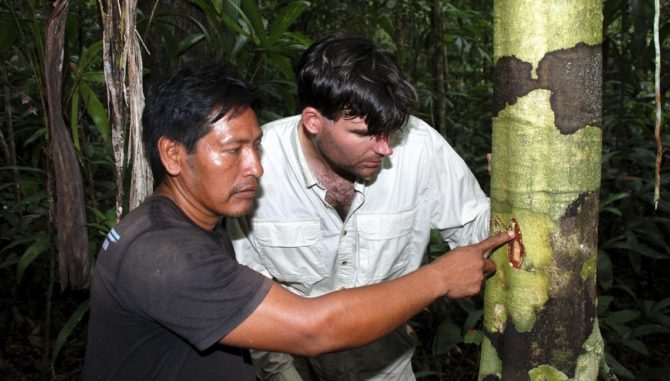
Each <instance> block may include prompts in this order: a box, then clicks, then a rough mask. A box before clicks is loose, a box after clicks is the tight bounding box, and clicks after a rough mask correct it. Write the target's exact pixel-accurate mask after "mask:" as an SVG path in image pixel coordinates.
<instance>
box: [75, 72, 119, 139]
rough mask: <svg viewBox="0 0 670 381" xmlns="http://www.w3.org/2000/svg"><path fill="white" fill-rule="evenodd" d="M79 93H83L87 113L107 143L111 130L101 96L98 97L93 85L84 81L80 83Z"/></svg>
mask: <svg viewBox="0 0 670 381" xmlns="http://www.w3.org/2000/svg"><path fill="white" fill-rule="evenodd" d="M79 94H80V95H81V98H82V100H83V101H84V105H85V106H86V113H87V114H88V116H90V117H91V119H92V120H93V123H94V124H95V126H96V127H97V129H98V132H100V135H101V136H102V139H103V140H104V141H105V143H107V142H109V138H110V134H111V132H110V130H109V122H108V120H107V110H106V109H105V107H104V106H103V104H102V102H100V98H98V95H97V94H96V93H95V91H93V89H92V88H91V86H89V85H88V84H87V83H86V82H83V81H82V82H80V83H79Z"/></svg>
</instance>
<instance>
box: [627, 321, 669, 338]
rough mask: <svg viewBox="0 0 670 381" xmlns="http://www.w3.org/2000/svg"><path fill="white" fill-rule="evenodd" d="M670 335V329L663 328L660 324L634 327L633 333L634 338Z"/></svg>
mask: <svg viewBox="0 0 670 381" xmlns="http://www.w3.org/2000/svg"><path fill="white" fill-rule="evenodd" d="M664 333H670V328H668V327H663V326H662V325H659V324H644V325H640V326H637V327H634V328H633V330H632V331H631V336H632V337H642V336H649V335H655V334H664Z"/></svg>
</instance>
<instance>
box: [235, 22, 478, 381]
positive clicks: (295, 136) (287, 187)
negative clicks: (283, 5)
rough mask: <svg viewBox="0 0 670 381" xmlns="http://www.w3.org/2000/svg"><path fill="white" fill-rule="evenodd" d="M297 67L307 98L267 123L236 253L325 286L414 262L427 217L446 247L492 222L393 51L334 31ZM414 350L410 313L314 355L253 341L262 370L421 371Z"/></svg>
mask: <svg viewBox="0 0 670 381" xmlns="http://www.w3.org/2000/svg"><path fill="white" fill-rule="evenodd" d="M296 81H297V85H298V100H299V103H300V105H301V107H302V112H301V114H300V115H296V116H293V117H289V118H284V119H281V120H278V121H275V122H271V123H269V124H267V125H265V126H263V133H264V143H263V146H264V155H263V158H262V162H263V166H264V167H265V176H264V177H263V179H262V180H261V189H262V194H261V195H260V197H259V198H258V199H257V201H256V205H255V206H254V210H253V211H252V213H251V214H250V215H249V216H248V217H246V218H241V219H236V220H230V221H229V233H230V234H231V238H232V239H233V244H234V246H235V252H236V254H237V258H238V260H239V261H240V262H241V263H244V264H247V265H248V266H249V267H251V268H253V269H255V270H257V271H259V272H262V273H263V274H265V275H266V276H268V277H270V278H272V279H274V280H275V281H277V282H279V283H281V284H283V285H284V286H285V287H286V288H287V289H289V290H291V291H292V292H294V293H296V294H298V295H302V296H306V297H318V296H320V295H324V294H327V293H329V292H332V291H335V290H341V289H349V288H352V287H359V286H365V285H371V284H377V283H380V282H383V281H387V280H391V279H396V278H399V277H401V276H403V275H405V274H408V273H410V272H412V271H414V270H416V269H417V268H419V266H420V264H421V261H422V259H423V257H424V252H425V251H426V247H427V246H428V242H429V238H430V232H431V230H432V229H437V230H439V232H440V233H441V235H442V238H443V239H444V240H445V241H446V242H447V243H448V244H449V246H450V247H451V248H452V249H454V248H457V247H461V246H463V245H468V244H471V243H474V242H479V241H481V240H482V239H483V238H485V237H486V236H488V225H489V200H488V198H487V197H486V195H485V194H484V192H483V191H482V190H481V188H480V186H479V184H478V183H477V181H476V179H475V177H474V175H473V174H472V172H471V171H470V170H469V169H468V167H467V166H466V164H465V163H464V161H463V160H462V159H461V158H460V157H459V156H458V154H457V153H456V152H455V151H454V150H453V149H452V147H451V146H450V145H449V144H448V143H447V142H446V141H445V139H444V138H443V137H442V136H440V135H439V134H438V133H437V132H436V131H435V130H434V129H433V128H432V127H430V126H429V125H427V124H426V123H425V122H423V121H422V120H420V119H418V118H416V117H414V116H411V113H412V111H413V109H414V107H415V105H416V103H417V94H416V91H415V90H414V88H413V86H412V85H411V84H410V83H409V82H408V81H407V80H406V79H405V77H404V75H403V73H402V72H401V70H400V68H399V67H398V65H397V64H396V62H395V61H394V59H393V57H392V56H391V55H390V54H389V53H388V52H386V51H385V50H383V49H381V48H379V47H378V46H376V45H375V44H374V43H373V42H372V41H370V40H369V39H367V38H363V37H359V36H354V35H349V34H345V33H334V34H330V35H328V36H326V37H325V38H323V39H322V40H320V41H318V42H316V43H314V44H313V45H312V46H311V47H310V48H308V49H307V51H306V52H305V53H304V54H303V56H302V58H301V60H300V62H299V64H298V66H297V69H296ZM459 272H460V269H459V268H457V267H454V268H450V269H448V270H447V274H449V276H457V274H459ZM462 279H463V280H465V278H462ZM449 296H450V297H452V298H453V297H455V295H449ZM413 352H414V345H413V341H412V338H411V337H410V335H409V334H408V331H407V327H406V326H402V327H400V328H398V329H396V330H395V331H394V332H392V333H391V334H389V335H387V336H385V337H384V338H382V339H380V340H378V341H375V342H374V343H371V344H370V345H368V346H366V347H363V348H358V349H354V350H349V351H341V352H338V353H330V354H326V355H322V356H318V357H311V358H295V359H292V358H291V357H289V356H286V355H282V354H280V353H263V352H253V353H252V355H253V356H254V358H255V359H256V360H257V364H258V368H259V372H260V374H261V375H262V377H263V378H265V379H267V380H292V381H293V380H299V379H301V377H302V378H303V379H306V380H307V379H318V380H413V379H414V374H413V371H412V366H411V359H412V354H413ZM296 369H297V371H296ZM298 373H300V376H299V375H298Z"/></svg>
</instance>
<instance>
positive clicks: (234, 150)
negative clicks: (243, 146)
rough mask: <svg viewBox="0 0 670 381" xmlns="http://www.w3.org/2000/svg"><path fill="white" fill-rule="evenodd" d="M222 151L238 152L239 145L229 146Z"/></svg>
mask: <svg viewBox="0 0 670 381" xmlns="http://www.w3.org/2000/svg"><path fill="white" fill-rule="evenodd" d="M224 152H227V153H238V152H240V147H231V148H226V149H225V150H224Z"/></svg>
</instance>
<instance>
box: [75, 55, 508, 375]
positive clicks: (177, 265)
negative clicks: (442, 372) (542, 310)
mask: <svg viewBox="0 0 670 381" xmlns="http://www.w3.org/2000/svg"><path fill="white" fill-rule="evenodd" d="M256 99H257V98H256V94H255V93H254V91H253V90H252V89H251V88H250V87H249V86H248V84H247V83H245V82H244V81H242V80H240V79H239V78H237V77H236V76H234V75H233V74H231V73H230V72H228V71H227V70H224V69H222V68H217V67H214V68H209V69H206V70H201V71H193V70H188V69H184V70H181V71H179V72H178V73H176V74H175V75H174V76H173V77H172V78H171V79H169V80H168V81H167V82H166V83H164V84H162V85H160V86H159V87H158V88H157V90H156V91H154V92H152V93H151V94H150V95H149V96H148V98H147V104H146V108H145V111H144V115H143V118H142V121H143V127H144V131H143V143H144V145H145V148H146V150H147V152H148V155H149V158H150V161H151V167H152V170H153V172H154V174H155V177H156V181H157V183H158V184H159V186H158V187H157V188H156V191H155V192H154V193H153V194H152V195H151V196H150V197H149V198H147V200H145V201H144V202H143V203H142V204H141V205H140V206H139V207H137V208H136V209H134V210H133V211H131V212H130V213H129V214H128V215H127V216H125V217H124V218H123V219H122V220H121V222H120V223H119V224H118V225H117V226H115V227H114V229H112V230H111V231H110V233H109V234H108V235H107V238H106V239H105V241H104V243H103V245H102V249H101V250H100V253H99V255H98V258H97V262H96V271H95V274H94V278H93V284H92V287H91V313H90V322H89V326H88V334H89V337H88V346H87V351H86V358H85V365H84V371H83V379H84V380H124V381H125V380H143V381H144V380H161V381H163V380H234V381H239V380H254V379H255V372H254V369H253V367H252V366H251V365H250V359H249V356H248V351H246V350H243V349H240V348H255V349H262V350H269V351H280V352H288V353H294V354H297V355H308V356H313V355H317V354H319V353H324V352H329V351H336V350H341V349H345V348H351V347H355V346H360V345H363V344H366V343H368V342H370V341H372V340H375V339H376V338H378V337H381V336H382V335H384V334H386V333H388V332H390V331H391V330H393V329H394V328H395V327H397V326H398V325H400V324H402V322H403V321H404V320H406V319H408V318H410V317H411V316H412V315H413V314H415V313H417V312H418V311H420V310H421V308H423V307H424V306H426V305H427V304H429V303H430V302H432V301H433V300H435V299H436V298H438V297H441V296H444V295H450V296H456V297H458V296H466V295H472V294H474V293H476V292H478V291H479V288H480V287H481V282H482V281H483V279H484V276H485V273H491V272H493V271H495V264H494V263H493V262H492V261H491V260H489V259H487V258H485V257H484V253H485V252H487V251H489V250H491V249H493V248H494V247H495V246H498V245H501V244H503V243H505V242H507V241H509V240H510V238H511V235H510V234H500V235H498V236H496V237H492V238H490V239H488V240H486V241H484V242H482V243H480V244H476V245H471V246H468V247H466V248H462V249H460V250H459V251H458V252H456V253H453V254H451V255H449V256H444V257H442V258H440V259H439V260H437V261H436V262H434V263H432V264H430V265H427V266H424V267H422V268H421V269H419V270H417V271H416V272H414V273H412V274H409V275H407V276H404V277H402V278H399V279H396V280H394V281H390V282H385V283H384V284H381V285H375V286H370V287H362V288H356V289H352V290H345V291H341V292H334V293H330V294H328V295H323V296H322V297H318V298H311V299H309V298H303V297H300V296H297V295H295V294H293V293H290V292H289V291H287V290H285V289H284V288H283V287H282V286H280V285H279V284H278V283H274V282H272V281H271V280H270V279H268V278H266V277H265V276H263V275H262V274H259V273H257V272H255V271H253V270H252V269H250V268H248V267H246V266H243V265H240V264H238V262H237V261H236V260H235V257H234V253H233V248H232V245H231V242H230V239H229V238H228V235H227V233H226V231H225V230H224V229H223V226H222V220H223V218H225V217H241V216H244V215H245V214H247V213H248V212H249V210H251V207H252V203H253V199H254V197H255V196H256V193H257V192H258V190H259V187H258V181H259V178H260V177H261V175H262V174H263V167H262V166H261V163H260V154H261V153H260V145H261V139H262V135H263V134H262V131H261V129H260V127H259V125H258V122H257V121H256V114H255V111H254V108H255V106H256V103H257V102H256ZM294 234H295V235H299V234H300V232H294ZM461 263H463V264H466V263H467V265H466V266H465V267H463V266H462V265H461ZM454 265H456V266H457V267H461V268H462V270H463V274H462V275H457V276H456V277H455V278H454V277H452V276H446V275H445V274H446V271H447V270H448V269H451V268H453V267H454ZM461 277H466V278H467V282H462V281H461V280H462V279H460V278H461Z"/></svg>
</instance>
